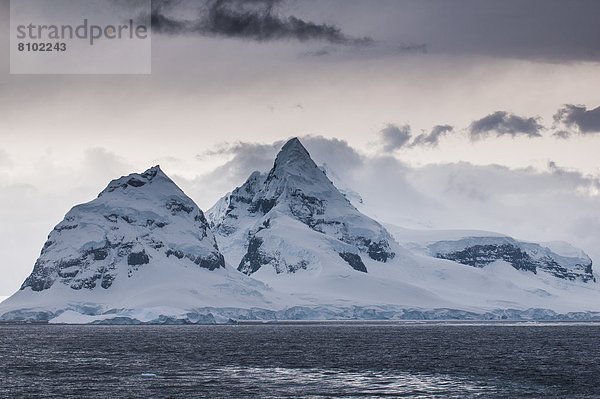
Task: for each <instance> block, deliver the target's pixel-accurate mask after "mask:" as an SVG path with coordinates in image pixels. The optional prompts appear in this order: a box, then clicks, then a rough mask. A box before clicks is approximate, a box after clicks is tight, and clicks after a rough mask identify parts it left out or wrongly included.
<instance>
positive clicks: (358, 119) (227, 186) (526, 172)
mask: <svg viewBox="0 0 600 399" xmlns="http://www.w3.org/2000/svg"><path fill="white" fill-rule="evenodd" d="M8 10H9V2H8V1H7V0H0V19H1V20H0V36H1V38H2V42H0V51H1V52H2V54H8V46H9V40H8V25H9V20H8V14H9V13H8ZM598 15H600V2H598V1H593V0H590V1H578V0H569V1H566V0H565V1H552V0H539V1H534V0H528V1H483V0H473V1H466V0H465V1H458V0H453V1H442V0H440V1H424V0H418V1H417V0H415V1H401V0H389V1H385V0H378V1H370V0H362V1H357V0H336V1H327V0H325V1H322V0H319V1H317V0H314V1H312V0H306V1H303V0H295V1H261V0H253V1H251V2H241V1H231V0H229V1H227V0H219V1H217V0H214V1H208V2H200V1H185V0H181V1H167V0H162V1H154V2H153V12H152V19H153V21H154V24H155V25H154V33H153V37H152V59H153V62H152V74H151V75H149V76H145V75H139V76H125V75H122V76H110V75H109V76H43V75H41V76H19V75H10V74H9V60H8V59H7V57H2V58H1V60H2V65H1V66H0V68H1V69H0V116H1V119H0V137H1V138H2V141H0V218H1V220H2V223H1V225H0V255H1V257H0V258H1V259H2V260H1V261H0V274H1V275H2V276H3V278H2V279H0V295H3V294H5V295H9V294H11V293H12V292H13V291H15V290H16V289H18V287H19V286H20V284H21V282H22V281H23V279H24V278H25V277H26V276H27V275H28V274H29V273H30V271H31V269H32V267H33V263H34V262H35V259H36V258H37V256H38V255H39V251H40V249H41V247H42V245H43V243H44V241H45V238H46V236H47V234H48V233H49V232H50V230H51V229H52V227H53V226H54V225H55V224H57V223H58V222H59V221H60V220H61V219H62V217H63V216H64V214H65V213H66V212H67V211H68V210H69V209H70V208H71V207H72V206H73V205H75V204H77V203H81V202H85V201H89V200H91V199H93V198H94V197H95V196H96V195H97V194H98V192H99V191H101V190H102V189H103V188H104V187H105V186H106V184H107V183H108V181H109V180H110V179H112V178H115V177H118V176H120V175H123V174H128V173H131V172H137V171H143V170H145V169H146V168H148V167H150V166H152V165H154V164H161V166H162V167H163V169H164V170H165V172H166V173H167V174H169V175H170V176H171V177H173V179H174V180H175V181H176V182H177V183H178V184H179V185H180V186H181V187H182V188H183V189H184V190H185V191H186V192H187V193H188V194H189V195H190V196H191V197H192V198H193V199H194V200H195V201H196V202H197V203H198V204H199V205H200V207H201V208H203V209H207V208H208V207H210V206H211V205H212V204H213V203H214V201H216V200H217V199H218V198H219V196H221V195H223V194H224V193H225V192H227V191H230V190H231V189H233V188H234V187H235V186H236V185H239V184H241V183H242V182H243V180H244V179H245V178H246V177H247V175H249V174H250V173H251V172H252V170H253V169H268V168H269V165H270V164H271V162H272V157H273V156H274V155H275V153H276V151H277V150H278V148H279V146H280V145H281V140H284V139H287V138H289V137H293V136H299V137H303V138H304V142H306V144H307V147H308V149H309V150H310V151H311V152H312V153H313V155H314V157H315V159H316V161H317V162H318V163H324V162H325V163H327V164H328V165H329V166H330V167H331V168H332V169H333V170H335V171H336V173H338V175H339V176H340V178H341V179H342V180H344V183H345V184H347V185H349V186H352V188H353V189H354V190H356V191H358V192H360V194H361V195H362V196H363V197H364V198H365V203H367V204H369V206H370V207H371V209H372V212H374V213H376V214H377V215H376V216H378V217H379V219H381V220H383V221H390V222H393V223H396V224H400V225H409V226H422V227H424V226H428V227H440V228H452V227H455V228H478V229H487V230H496V231H500V232H503V233H507V234H512V235H515V236H517V237H518V238H523V239H528V240H536V241H547V240H567V241H571V242H573V243H574V244H576V245H579V246H581V247H582V248H583V249H584V250H586V251H587V252H588V253H590V254H591V255H592V256H593V257H594V259H595V260H596V262H600V250H598V248H597V247H598V239H599V238H600V212H599V211H600V209H599V208H600V205H599V201H600V182H599V180H598V178H599V177H600V162H599V161H598V151H599V150H600V108H599V107H600V97H599V96H598V92H599V90H598V89H599V88H600V64H599V62H600V45H599V43H600V24H598V23H597V16H598Z"/></svg>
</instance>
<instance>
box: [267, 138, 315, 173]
mask: <svg viewBox="0 0 600 399" xmlns="http://www.w3.org/2000/svg"><path fill="white" fill-rule="evenodd" d="M292 166H303V167H315V168H316V167H317V165H316V164H315V163H314V161H313V160H312V158H311V157H310V154H309V153H308V151H307V150H306V148H305V147H304V146H303V145H302V143H301V142H300V140H299V139H298V138H297V137H294V138H293V139H290V140H289V141H288V142H287V143H285V144H284V146H283V147H282V148H281V151H279V154H278V155H277V158H275V165H274V168H275V169H277V168H289V167H292Z"/></svg>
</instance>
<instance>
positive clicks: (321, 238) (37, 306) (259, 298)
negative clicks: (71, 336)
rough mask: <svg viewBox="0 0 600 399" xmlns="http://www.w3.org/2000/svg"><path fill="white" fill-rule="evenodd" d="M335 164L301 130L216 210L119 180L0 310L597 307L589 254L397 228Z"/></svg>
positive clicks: (268, 312) (158, 180) (209, 313)
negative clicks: (362, 204) (365, 209)
mask: <svg viewBox="0 0 600 399" xmlns="http://www.w3.org/2000/svg"><path fill="white" fill-rule="evenodd" d="M328 176H330V177H332V178H334V179H335V173H334V172H333V171H330V170H328V169H327V168H319V167H317V165H316V164H315V162H314V161H313V160H312V159H311V157H310V155H309V153H308V152H307V151H306V149H305V148H304V147H303V146H302V144H301V143H300V141H299V140H298V139H292V140H290V141H289V142H288V143H286V144H285V145H284V146H283V148H282V150H281V152H280V153H279V154H278V155H277V158H276V160H275V162H274V165H273V167H272V169H271V170H270V171H268V172H265V173H262V172H254V173H252V174H251V175H250V177H249V178H248V180H247V181H246V182H245V183H244V184H243V185H241V186H240V187H238V188H236V189H235V190H233V191H232V192H231V193H230V194H227V195H226V196H224V197H223V198H222V199H220V200H219V201H218V202H217V203H216V204H215V205H214V206H213V207H212V208H211V209H210V210H209V211H207V213H206V218H205V216H204V214H203V213H202V211H201V210H200V209H199V208H198V207H197V206H196V204H195V203H194V202H193V201H192V200H191V199H190V198H189V197H187V196H186V195H185V194H184V193H183V192H182V191H181V190H180V189H179V188H178V187H177V186H176V185H175V183H174V182H173V181H171V180H170V179H169V178H168V177H167V176H166V175H165V174H164V173H163V172H162V171H161V170H160V168H158V167H154V168H151V169H149V170H148V171H146V172H144V173H142V174H132V175H129V176H126V177H121V178H119V179H117V180H114V181H112V182H111V183H110V184H109V185H108V187H107V188H106V189H105V190H104V191H102V192H101V193H100V195H99V196H98V198H96V199H94V200H93V201H91V202H89V203H87V204H83V205H79V206H76V207H75V208H73V209H72V210H71V211H70V212H69V213H68V214H67V215H66V216H65V219H64V220H63V221H62V222H61V223H59V224H58V225H57V226H56V228H55V229H54V230H53V231H52V232H51V233H50V235H49V237H48V241H47V243H46V244H45V245H44V248H43V249H42V253H41V255H40V258H39V259H38V261H37V262H36V264H35V266H34V270H33V272H32V273H31V275H30V276H29V277H28V278H27V279H26V280H25V282H24V283H23V286H22V287H21V289H20V290H19V291H18V292H17V293H15V294H14V295H13V296H11V297H10V298H8V299H7V300H5V301H4V302H2V303H1V304H0V320H17V319H41V320H51V321H52V322H85V323H87V322H95V323H102V322H112V323H116V322H122V323H138V322H150V323H165V322H169V323H172V322H186V323H213V322H226V321H228V320H229V319H238V320H244V319H415V318H432V319H443V318H461V319H502V318H511V319H514V318H522V319H557V318H563V319H564V318H568V319H574V320H579V319H590V318H596V319H600V284H598V283H597V282H596V281H595V278H594V274H593V270H592V264H591V260H590V259H589V257H587V255H585V253H583V251H581V250H577V249H576V248H573V247H570V246H569V245H567V244H564V243H543V244H536V243H529V242H524V241H519V240H515V239H513V238H511V237H507V236H504V235H502V234H497V233H491V232H478V231H441V230H410V229H406V228H401V227H397V226H392V225H386V226H385V227H384V226H383V225H382V224H380V223H379V222H378V221H375V220H374V219H372V218H370V217H368V216H366V215H365V214H363V213H362V212H360V211H359V210H357V208H356V207H355V206H353V204H352V203H351V200H353V201H356V200H357V199H358V198H360V195H358V194H357V193H354V192H352V190H351V188H349V187H345V188H344V192H342V191H340V190H339V189H338V188H337V187H336V185H334V184H333V183H332V182H331V180H330V178H329V177H328ZM338 184H340V183H339V182H338ZM349 193H350V194H349Z"/></svg>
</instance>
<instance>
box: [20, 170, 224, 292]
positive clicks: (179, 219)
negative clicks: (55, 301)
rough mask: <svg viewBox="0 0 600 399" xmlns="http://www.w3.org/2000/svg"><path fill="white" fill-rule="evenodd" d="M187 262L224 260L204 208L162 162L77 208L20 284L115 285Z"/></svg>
mask: <svg viewBox="0 0 600 399" xmlns="http://www.w3.org/2000/svg"><path fill="white" fill-rule="evenodd" d="M186 263H189V264H191V265H194V264H195V265H196V266H197V267H200V268H205V269H209V270H214V269H217V268H221V267H224V266H225V262H224V258H223V255H222V254H221V253H220V252H219V249H218V247H217V243H216V240H215V237H214V235H213V234H212V232H211V231H210V228H209V227H208V222H207V221H206V218H205V217H204V214H203V213H202V211H201V210H200V209H199V208H198V206H197V205H196V204H195V203H194V201H192V200H191V199H190V198H189V197H188V196H187V195H185V193H184V192H183V191H182V190H181V189H180V188H179V187H177V185H176V184H175V183H174V182H173V181H172V180H171V179H170V178H169V177H168V176H167V175H166V174H164V172H163V171H162V170H161V169H160V167H158V166H155V167H153V168H150V169H148V170H147V171H145V172H143V173H132V174H130V175H127V176H123V177H120V178H118V179H115V180H113V181H111V182H110V183H109V184H108V186H107V187H106V189H104V190H103V191H102V192H101V193H100V195H99V196H98V198H96V199H95V200H93V201H91V202H88V203H86V204H82V205H77V206H75V207H74V208H73V209H71V210H70V211H69V212H68V213H67V215H66V216H65V218H64V220H63V221H62V222H60V223H59V224H58V225H57V226H56V227H55V228H54V230H53V231H52V232H51V233H50V235H49V236H48V241H47V242H46V244H45V245H44V247H43V249H42V252H41V255H40V257H39V259H38V260H37V262H36V263H35V266H34V269H33V272H32V273H31V275H30V276H29V277H27V279H26V280H25V282H24V283H23V285H22V287H21V289H22V290H24V289H26V288H30V289H31V290H33V291H43V290H47V289H50V288H51V287H53V286H55V285H58V286H63V288H64V287H65V286H66V287H70V288H71V289H73V290H81V289H90V290H92V289H99V288H103V289H108V288H110V287H111V286H112V285H113V284H114V282H115V281H122V280H127V279H128V278H130V277H132V276H134V275H136V274H137V273H138V271H139V272H142V271H143V270H144V269H146V268H148V267H159V268H162V267H166V268H173V267H177V266H180V265H186ZM188 266H189V265H188Z"/></svg>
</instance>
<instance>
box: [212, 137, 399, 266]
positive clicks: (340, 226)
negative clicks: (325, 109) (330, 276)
mask: <svg viewBox="0 0 600 399" xmlns="http://www.w3.org/2000/svg"><path fill="white" fill-rule="evenodd" d="M207 214H208V215H209V219H210V220H211V221H212V223H213V225H214V229H215V231H216V233H217V240H218V241H219V245H220V246H221V248H222V250H223V252H224V253H225V254H226V256H227V259H228V261H229V262H231V263H232V264H233V265H237V266H238V270H240V271H242V272H243V273H245V274H248V275H252V274H255V273H258V272H260V274H272V273H275V274H282V273H295V272H304V271H307V272H310V273H313V274H315V273H316V274H319V273H322V272H328V271H332V272H333V271H334V270H338V271H339V270H341V271H347V270H352V269H353V270H354V271H358V272H363V273H367V272H368V268H367V267H366V265H365V259H366V258H370V259H372V260H375V261H378V262H383V263H385V262H388V261H390V260H392V259H394V258H395V257H396V256H399V257H400V258H402V257H403V256H402V255H406V253H405V252H406V251H404V250H403V249H402V248H401V247H400V246H398V245H397V243H395V242H394V240H393V239H392V237H391V235H390V234H389V233H388V232H387V231H386V230H385V228H384V227H383V226H381V225H380V224H379V223H378V222H376V221H374V220H373V219H371V218H369V217H367V216H365V215H363V214H361V213H360V212H359V211H358V210H357V209H356V208H355V207H354V206H352V204H351V203H350V202H349V200H348V199H347V198H346V196H344V195H343V194H342V193H341V192H340V191H339V190H338V189H337V188H336V187H335V186H334V185H333V183H332V182H331V181H330V180H329V179H328V178H327V176H326V174H325V173H324V172H323V170H321V169H320V168H318V167H317V165H316V164H315V163H314V161H313V160H312V159H311V157H310V155H309V153H308V152H307V151H306V149H305V148H304V146H302V144H301V143H300V141H299V140H298V139H292V140H290V141H288V142H287V143H286V144H285V145H284V146H283V148H282V149H281V152H280V153H279V154H278V155H277V158H276V159H275V163H274V165H273V168H272V169H271V171H270V172H269V173H268V174H266V175H265V174H261V173H260V172H254V173H252V175H251V176H250V177H249V178H248V180H247V181H246V182H245V183H244V184H243V185H242V186H241V187H238V188H236V189H235V190H234V191H233V192H232V193H231V194H229V195H227V196H226V197H224V198H223V199H221V200H219V202H217V204H216V205H215V206H214V207H213V208H211V209H210V210H209V211H207ZM404 259H407V257H406V256H404Z"/></svg>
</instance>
